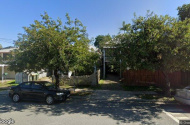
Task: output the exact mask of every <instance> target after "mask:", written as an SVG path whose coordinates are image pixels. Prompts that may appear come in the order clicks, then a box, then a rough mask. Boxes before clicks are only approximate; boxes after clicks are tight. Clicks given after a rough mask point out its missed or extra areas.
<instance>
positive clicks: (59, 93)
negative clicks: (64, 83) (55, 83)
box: [56, 92, 64, 95]
mask: <svg viewBox="0 0 190 125" xmlns="http://www.w3.org/2000/svg"><path fill="white" fill-rule="evenodd" d="M56 95H64V93H60V92H59V93H56Z"/></svg>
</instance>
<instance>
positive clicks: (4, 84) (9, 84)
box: [0, 80, 18, 89]
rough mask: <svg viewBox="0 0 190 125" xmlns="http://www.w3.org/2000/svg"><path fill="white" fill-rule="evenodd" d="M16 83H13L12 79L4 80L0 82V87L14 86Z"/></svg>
mask: <svg viewBox="0 0 190 125" xmlns="http://www.w3.org/2000/svg"><path fill="white" fill-rule="evenodd" d="M16 85H18V84H17V83H15V80H12V81H5V82H3V83H0V88H1V89H2V88H5V87H11V86H16Z"/></svg>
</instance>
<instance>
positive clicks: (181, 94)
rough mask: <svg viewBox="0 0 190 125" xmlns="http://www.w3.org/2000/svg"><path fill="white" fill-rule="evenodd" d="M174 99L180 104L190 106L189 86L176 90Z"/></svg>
mask: <svg viewBox="0 0 190 125" xmlns="http://www.w3.org/2000/svg"><path fill="white" fill-rule="evenodd" d="M174 98H175V99H176V100H177V101H179V102H181V103H184V104H188V105H190V86H187V87H185V88H184V89H177V90H176V95H175V96H174Z"/></svg>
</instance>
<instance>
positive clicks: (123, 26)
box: [120, 21, 131, 33]
mask: <svg viewBox="0 0 190 125" xmlns="http://www.w3.org/2000/svg"><path fill="white" fill-rule="evenodd" d="M130 29H131V24H125V21H123V23H122V27H121V28H120V30H123V31H124V33H126V32H127V33H128V32H130Z"/></svg>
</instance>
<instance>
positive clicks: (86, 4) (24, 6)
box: [0, 0, 190, 47]
mask: <svg viewBox="0 0 190 125" xmlns="http://www.w3.org/2000/svg"><path fill="white" fill-rule="evenodd" d="M188 3H190V0H30V1H29V0H0V44H2V46H3V47H6V46H12V45H13V40H16V39H17V36H18V33H23V32H24V30H23V28H22V27H23V26H29V24H32V23H33V22H34V20H40V19H41V18H40V14H43V13H44V11H46V12H47V13H48V14H49V16H50V17H52V18H53V19H57V17H60V18H61V19H62V21H63V22H64V21H65V14H66V13H69V15H70V17H71V18H72V19H75V18H78V19H79V20H80V21H82V23H83V25H85V26H86V27H87V33H88V34H89V38H90V39H91V38H92V37H94V38H95V37H96V36H97V35H106V34H110V35H116V34H117V33H118V32H119V28H120V27H121V25H122V22H123V21H125V22H126V23H131V20H132V19H133V14H134V13H136V15H137V16H144V15H145V14H146V12H147V10H150V11H153V12H154V13H156V14H158V15H166V14H168V15H170V16H172V17H177V7H178V6H181V5H183V4H188Z"/></svg>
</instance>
